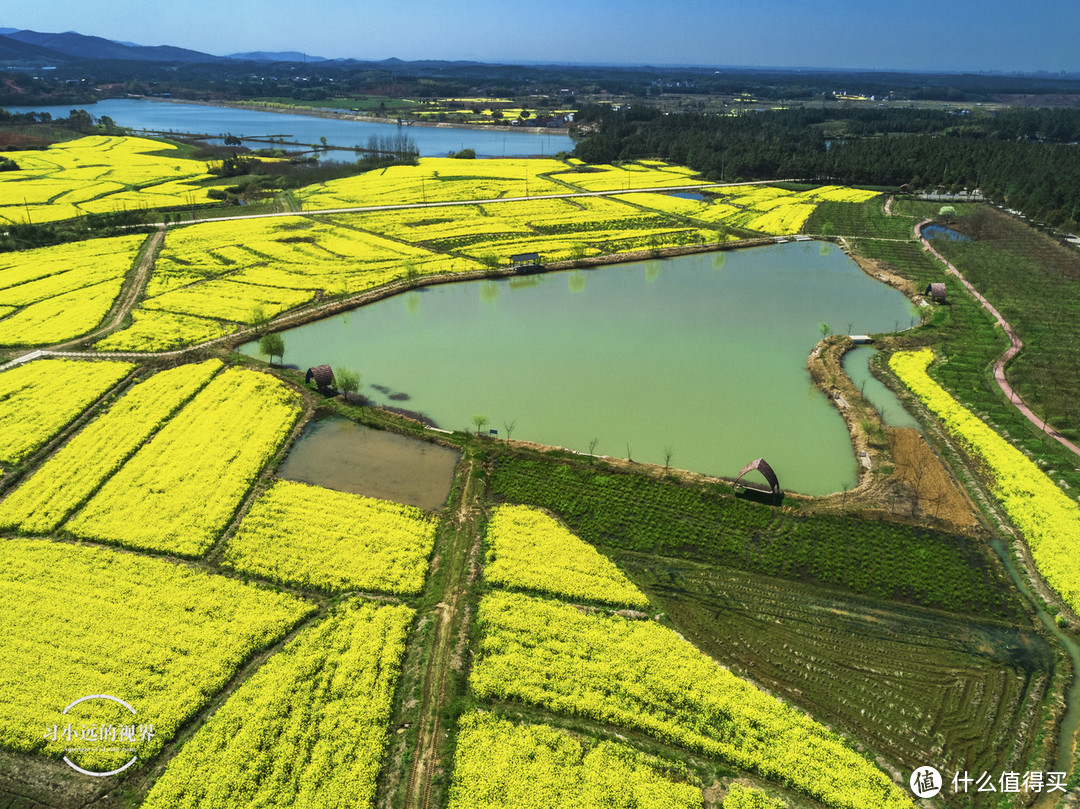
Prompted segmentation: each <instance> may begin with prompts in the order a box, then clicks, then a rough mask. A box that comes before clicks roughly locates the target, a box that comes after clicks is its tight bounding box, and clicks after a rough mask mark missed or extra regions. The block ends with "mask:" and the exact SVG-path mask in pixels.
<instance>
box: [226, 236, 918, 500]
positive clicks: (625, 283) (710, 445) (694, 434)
mask: <svg viewBox="0 0 1080 809" xmlns="http://www.w3.org/2000/svg"><path fill="white" fill-rule="evenodd" d="M913 317H914V314H913V311H912V307H911V306H910V304H909V302H908V301H907V299H906V298H904V296H903V295H901V294H900V293H899V292H897V291H896V290H894V289H892V288H890V287H887V286H885V285H884V284H881V283H880V282H878V281H875V280H873V279H872V278H870V277H868V276H866V275H865V274H864V273H863V272H861V271H860V270H859V268H858V267H857V266H856V265H855V264H854V262H852V261H851V260H850V259H849V258H848V257H847V256H845V255H844V254H843V253H842V252H841V251H840V250H839V249H836V248H834V247H833V246H831V245H821V244H818V243H809V242H792V243H788V244H784V245H776V246H770V247H766V248H757V249H753V250H738V251H730V252H719V253H709V254H698V255H693V256H683V257H679V258H674V259H664V260H659V259H658V260H654V261H645V262H636V263H631V264H618V265H609V266H606V267H601V268H598V269H594V270H588V271H574V272H560V273H551V274H547V275H533V276H527V277H521V278H514V279H508V280H499V281H476V282H461V283H454V284H446V285H438V286H431V287H426V288H423V289H421V290H414V291H411V292H408V293H405V294H402V295H398V296H395V297H392V298H388V299H386V300H383V301H380V302H378V303H376V304H373V305H371V306H366V307H363V308H361V309H357V310H354V311H352V312H348V313H345V314H343V315H339V316H336V317H333V318H329V319H327V320H323V321H319V322H317V323H312V324H309V325H307V326H302V327H300V328H297V329H292V330H290V331H287V332H285V333H284V339H285V346H286V349H285V358H286V360H287V361H288V362H289V363H290V364H296V365H298V366H299V367H301V368H307V367H310V366H313V365H320V364H323V363H329V364H330V365H332V366H335V367H342V368H349V369H352V370H356V371H359V372H360V373H361V374H362V382H363V392H364V393H365V394H367V395H368V396H371V397H373V398H374V399H375V400H376V401H378V402H381V403H385V404H388V405H391V406H395V407H401V408H406V409H410V410H413V411H416V412H420V413H422V414H423V415H425V416H426V417H428V418H430V419H432V420H433V421H434V422H435V423H437V424H438V425H439V426H440V427H443V428H446V429H457V430H463V429H469V428H471V425H472V420H473V417H474V416H475V415H484V416H486V417H487V419H488V424H487V427H488V428H494V429H497V430H498V431H499V433H500V437H505V435H506V425H507V424H512V425H514V431H513V434H512V437H513V438H515V439H524V440H529V441H536V442H540V443H543V444H551V445H555V446H564V447H569V448H572V449H575V450H579V451H588V450H589V447H590V443H591V442H592V441H593V440H595V441H596V445H595V452H596V453H597V454H604V455H611V456H616V457H626V456H627V455H628V454H629V456H630V457H631V458H633V460H635V461H645V462H650V463H658V464H663V463H664V462H665V459H666V456H667V454H668V452H669V451H670V456H671V457H670V460H671V464H672V466H676V467H679V468H682V469H689V470H692V471H695V472H702V473H707V474H715V475H724V476H730V477H733V476H735V475H737V474H738V472H739V471H740V469H741V468H742V467H743V466H744V465H745V464H746V463H748V462H749V461H751V460H753V459H754V458H757V457H764V458H765V459H766V460H767V461H768V462H769V463H770V464H771V465H772V466H773V468H774V469H776V471H777V474H778V475H779V478H780V483H781V485H782V486H784V487H785V488H788V489H791V490H794V491H799V492H804V493H807V494H825V493H828V492H833V491H838V490H840V489H841V488H843V486H845V485H849V486H850V485H852V484H853V483H854V482H855V480H856V466H855V458H854V455H853V452H852V450H851V446H850V443H849V440H848V435H847V430H846V428H845V426H844V424H843V421H842V420H841V418H840V416H839V414H838V413H837V412H836V411H835V409H834V408H833V407H832V406H831V405H830V404H829V403H828V401H827V400H826V398H825V396H824V395H823V394H822V393H820V392H819V391H818V390H817V388H816V387H815V386H814V385H813V384H812V383H811V381H810V378H809V374H808V372H807V370H806V359H807V356H808V354H809V352H810V351H811V349H812V348H813V347H814V345H815V343H816V342H817V340H818V339H819V338H820V336H821V325H822V324H823V323H825V324H828V325H829V326H830V327H831V328H832V330H834V331H836V332H849V333H874V332H882V331H893V330H895V329H897V328H905V327H907V326H909V325H910V323H911V322H912V319H913ZM244 350H245V351H247V352H248V353H251V354H257V353H258V347H257V345H256V344H248V345H247V346H245V347H244Z"/></svg>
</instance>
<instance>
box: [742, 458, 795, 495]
mask: <svg viewBox="0 0 1080 809" xmlns="http://www.w3.org/2000/svg"><path fill="white" fill-rule="evenodd" d="M748 472H760V473H761V476H762V477H764V478H765V481H766V482H767V483H768V484H769V488H768V489H759V488H757V487H755V486H747V485H746V483H745V482H743V483H742V484H741V485H742V487H743V489H746V490H749V491H754V492H762V493H765V492H771V493H772V496H773V497H774V498H776V497H781V498H782V497H783V491H782V490H781V489H780V481H779V480H778V479H777V477H776V473H775V472H774V471H773V468H772V467H771V466H769V464H768V463H767V462H766V461H765V459H764V458H755V459H754V460H753V461H751V462H750V463H748V464H747V465H746V466H744V467H743V470H742V471H741V472H740V473H739V476H738V477H737V478H735V482H734V483H733V484H731V491H732V492H734V491H735V489H736V488H737V487H738V486H739V485H740V481H742V479H743V475H745V474H746V473H748Z"/></svg>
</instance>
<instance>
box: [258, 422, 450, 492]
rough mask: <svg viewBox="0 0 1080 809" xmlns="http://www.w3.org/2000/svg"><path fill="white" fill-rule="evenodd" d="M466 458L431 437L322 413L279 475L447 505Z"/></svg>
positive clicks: (311, 425) (350, 490) (305, 432)
mask: <svg viewBox="0 0 1080 809" xmlns="http://www.w3.org/2000/svg"><path fill="white" fill-rule="evenodd" d="M460 458H461V454H460V453H459V452H457V451H456V450H452V449H447V448H446V447H440V446H437V445H435V444H429V443H427V442H426V441H420V440H418V439H415V438H408V437H406V436H403V435H398V434H396V433H388V432H384V431H382V430H374V429H372V428H370V427H364V426H363V425H360V424H356V423H354V422H351V421H349V420H348V419H342V418H322V419H316V420H315V421H312V422H311V423H310V424H308V425H307V427H305V428H304V432H303V434H302V435H301V436H300V439H299V440H298V441H297V442H296V445H295V446H294V447H293V448H292V449H291V450H290V451H289V455H288V457H287V458H286V459H285V462H284V463H282V464H281V466H280V467H278V472H277V474H278V477H282V478H285V479H286V480H298V481H300V482H301V483H311V484H314V485H316V486H325V487H327V488H329V489H336V490H337V491H339V492H351V493H352V494H363V495H367V496H368V497H378V498H379V499H381V500H396V501H397V502H399V503H407V504H408V505H410V506H417V507H419V508H422V509H426V510H428V511H432V510H434V509H437V508H441V507H442V506H443V505H445V504H446V500H447V498H448V497H449V495H450V485H451V483H452V482H453V476H454V467H455V466H456V465H457V462H458V460H459V459H460Z"/></svg>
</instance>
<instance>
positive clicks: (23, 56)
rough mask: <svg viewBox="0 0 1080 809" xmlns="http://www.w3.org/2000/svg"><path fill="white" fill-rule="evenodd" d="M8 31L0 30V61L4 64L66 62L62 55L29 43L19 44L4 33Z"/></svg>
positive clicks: (19, 42)
mask: <svg viewBox="0 0 1080 809" xmlns="http://www.w3.org/2000/svg"><path fill="white" fill-rule="evenodd" d="M6 30H10V29H3V30H0V60H3V61H4V62H8V63H11V62H33V63H35V64H41V65H45V64H57V63H63V62H66V61H68V59H67V57H66V56H64V54H62V53H58V52H57V51H54V50H50V49H49V48H43V47H41V46H40V45H33V44H31V43H29V42H21V41H19V40H17V39H12V38H11V36H9V35H7V34H5V33H4V31H6Z"/></svg>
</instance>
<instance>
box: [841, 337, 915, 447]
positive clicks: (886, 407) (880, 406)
mask: <svg viewBox="0 0 1080 809" xmlns="http://www.w3.org/2000/svg"><path fill="white" fill-rule="evenodd" d="M875 354H877V350H876V349H874V348H871V347H870V346H855V347H854V348H853V349H851V350H850V351H848V352H847V353H846V354H844V371H845V372H846V373H847V375H848V376H849V377H851V381H852V382H853V383H854V384H855V387H857V388H858V389H859V390H860V391H861V392H862V395H863V396H865V397H866V400H867V401H868V402H870V404H872V405H873V406H874V409H875V410H877V412H878V414H879V415H880V416H881V420H882V421H883V422H885V424H887V425H888V426H889V427H913V428H915V429H916V430H919V431H920V432H922V427H920V426H919V422H918V421H917V420H916V419H915V417H914V416H912V415H911V414H910V413H908V412H907V411H906V410H905V409H904V406H903V405H902V404H901V403H900V400H899V399H897V398H896V394H895V393H893V392H892V391H891V390H889V388H887V387H886V386H885V383H884V382H882V381H881V380H880V379H878V378H877V377H876V376H874V375H873V374H872V373H871V372H870V360H872V359H873V358H874V355H875Z"/></svg>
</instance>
